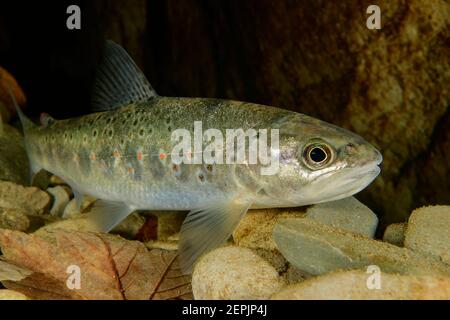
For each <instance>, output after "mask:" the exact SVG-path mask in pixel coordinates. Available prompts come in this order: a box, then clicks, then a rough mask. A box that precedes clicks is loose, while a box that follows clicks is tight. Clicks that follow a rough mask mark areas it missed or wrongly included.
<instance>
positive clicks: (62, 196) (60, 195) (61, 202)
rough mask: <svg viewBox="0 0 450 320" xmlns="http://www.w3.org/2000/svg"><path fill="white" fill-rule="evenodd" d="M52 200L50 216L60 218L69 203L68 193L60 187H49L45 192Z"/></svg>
mask: <svg viewBox="0 0 450 320" xmlns="http://www.w3.org/2000/svg"><path fill="white" fill-rule="evenodd" d="M46 191H47V192H48V193H49V194H50V195H51V196H52V198H53V202H52V206H51V208H50V214H51V215H52V216H57V217H61V216H62V214H63V212H64V209H65V208H66V206H67V204H68V203H69V201H70V193H69V192H68V190H67V189H66V188H64V187H62V186H56V187H51V188H48V189H47V190H46Z"/></svg>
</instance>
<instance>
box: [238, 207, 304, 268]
mask: <svg viewBox="0 0 450 320" xmlns="http://www.w3.org/2000/svg"><path fill="white" fill-rule="evenodd" d="M304 216H305V211H304V208H282V209H259V210H249V211H248V212H247V214H246V215H245V216H244V218H242V220H241V222H240V223H239V225H238V227H237V228H236V230H234V232H233V240H234V243H235V244H237V245H238V246H240V247H245V248H250V249H252V250H254V251H255V252H256V253H258V254H259V255H260V256H261V257H263V258H264V259H266V260H267V261H269V262H270V263H271V264H272V266H274V267H275V269H277V271H279V272H283V271H286V259H284V257H283V256H282V255H281V254H280V252H279V251H278V249H277V246H276V244H275V242H274V241H273V236H272V233H273V227H274V226H275V224H276V223H277V222H278V220H279V219H283V218H299V219H300V218H303V217H304Z"/></svg>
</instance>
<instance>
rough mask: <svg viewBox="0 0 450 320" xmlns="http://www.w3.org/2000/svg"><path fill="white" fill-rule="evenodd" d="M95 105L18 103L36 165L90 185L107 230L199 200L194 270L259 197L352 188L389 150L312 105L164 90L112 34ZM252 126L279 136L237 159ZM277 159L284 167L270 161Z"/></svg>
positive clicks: (190, 254)
mask: <svg viewBox="0 0 450 320" xmlns="http://www.w3.org/2000/svg"><path fill="white" fill-rule="evenodd" d="M93 106H94V107H95V109H96V110H102V111H100V112H96V113H93V114H88V115H85V116H82V117H78V118H72V119H66V120H55V119H53V118H51V117H50V116H43V117H42V118H41V125H40V126H37V125H35V124H33V123H32V122H31V121H30V120H29V119H27V118H26V117H25V116H24V115H23V114H22V113H21V112H20V110H18V112H19V116H20V118H21V122H22V125H23V129H24V136H25V145H26V150H27V153H28V156H29V160H30V164H31V170H32V172H37V171H39V170H40V169H45V170H47V171H50V172H52V173H53V174H55V175H58V176H60V177H61V178H62V179H64V180H65V181H66V182H67V183H68V184H69V185H70V186H71V187H72V189H73V191H74V194H75V198H76V200H77V202H78V203H79V202H80V199H81V197H82V196H83V195H85V194H88V195H91V196H94V197H96V198H98V199H99V200H97V202H96V203H95V205H94V207H93V209H92V212H91V213H89V216H90V217H91V218H92V222H93V223H94V225H95V226H96V230H98V231H102V232H108V231H110V230H111V229H112V228H113V227H114V226H116V225H117V224H118V223H119V222H121V221H122V220H123V219H124V218H125V217H127V216H128V215H129V214H130V213H132V212H133V211H136V210H189V211H190V212H189V214H188V216H187V218H186V220H185V222H184V224H183V226H182V229H181V234H180V245H179V250H180V258H181V264H182V268H183V269H184V270H185V271H190V270H191V267H192V265H193V264H194V262H195V261H196V260H197V258H198V257H199V256H200V255H202V254H204V253H205V252H207V251H209V250H211V249H213V248H215V247H217V246H219V245H221V244H222V243H223V242H225V241H226V240H227V239H228V238H229V237H230V235H231V233H232V232H233V230H234V229H235V227H236V226H237V225H238V224H239V221H240V220H241V218H242V217H243V216H244V214H245V213H246V212H247V210H248V209H249V208H269V207H293V206H303V205H309V204H314V203H319V202H325V201H331V200H337V199H341V198H345V197H348V196H351V195H353V194H355V193H357V192H359V191H361V190H362V189H363V188H365V187H366V186H367V185H368V184H369V183H371V182H372V180H373V179H375V177H376V176H377V175H378V174H379V172H380V168H379V164H380V163H381V161H382V156H381V154H380V152H378V151H377V150H376V149H375V148H374V147H373V146H371V145H370V144H369V143H368V142H367V141H365V140H364V139H363V138H361V137H360V136H358V135H356V134H354V133H352V132H349V131H347V130H345V129H342V128H339V127H336V126H334V125H332V124H329V123H326V122H323V121H320V120H317V119H314V118H312V117H309V116H306V115H303V114H299V113H295V112H292V111H287V110H283V109H279V108H275V107H269V106H263V105H258V104H253V103H245V102H238V101H229V100H219V99H204V98H170V97H161V96H158V95H157V94H156V92H155V91H154V90H153V88H152V86H151V85H150V83H149V82H148V81H147V79H146V78H145V76H144V75H143V73H142V72H141V71H140V70H139V69H138V67H137V66H136V65H135V63H134V62H133V60H132V59H131V58H130V57H129V56H128V54H127V53H126V52H125V50H124V49H123V48H121V47H120V46H118V45H117V44H115V43H113V42H111V41H108V42H107V44H106V47H105V54H104V59H103V62H102V64H101V65H100V67H99V71H98V76H97V80H96V83H95V87H94V95H93ZM200 126H201V128H200ZM231 129H239V130H241V131H240V132H241V133H242V132H244V138H246V139H247V140H248V141H247V140H245V141H246V142H245V143H244V144H243V145H241V146H240V149H239V147H234V146H232V147H231V148H230V149H226V150H225V151H224V152H221V150H220V148H221V147H222V148H224V147H225V145H226V146H227V147H228V146H229V145H230V142H229V141H227V142H226V143H223V142H221V141H219V140H220V139H221V138H223V137H227V138H229V135H228V133H229V132H228V131H229V130H231ZM177 130H178V131H177ZM180 130H181V131H180ZM199 130H200V131H199ZM176 132H178V133H180V132H181V134H174V133H176ZM269 132H270V134H269ZM273 133H276V135H275V134H273ZM251 134H253V138H255V137H256V138H257V139H258V138H259V139H261V140H264V141H263V142H265V143H266V144H267V154H266V157H265V158H264V157H257V161H256V162H255V161H250V157H251V156H252V155H251V154H250V152H249V154H248V155H247V154H244V157H243V158H242V155H243V154H242V153H240V155H241V159H240V160H241V161H237V160H236V159H237V157H238V154H239V151H240V150H241V149H242V148H243V147H246V146H247V145H249V144H251V142H250V135H251ZM183 135H184V136H186V135H187V136H189V135H192V136H194V138H195V137H197V138H200V142H199V141H194V145H193V147H189V140H187V143H186V141H184V142H185V143H184V144H183V146H186V148H184V149H183V148H180V140H182V139H179V138H180V137H183ZM208 135H209V136H208ZM269 135H270V139H269ZM174 136H177V137H178V140H177V139H174ZM240 137H241V138H242V136H240ZM213 138H214V139H213ZM231 138H232V142H235V141H237V140H239V137H238V135H235V136H234V137H233V136H231ZM235 138H236V139H235ZM194 140H195V139H194ZM197 140H198V139H197ZM261 140H260V141H261ZM191 142H192V141H191ZM241 142H242V140H241ZM275 142H276V143H275ZM211 145H213V146H214V147H215V148H214V149H213V152H210V156H212V157H213V159H214V161H213V162H209V163H207V162H205V161H202V158H201V157H200V158H199V157H198V155H199V152H201V151H199V150H203V151H206V149H207V148H208V146H210V147H211ZM191 146H192V145H191ZM253 146H255V145H253ZM258 146H260V147H261V146H263V145H258ZM238 149H239V150H238ZM261 149H263V148H262V147H261ZM174 150H176V151H174ZM249 150H250V149H249ZM252 150H253V151H255V149H252ZM252 150H250V151H252ZM210 151H211V148H210ZM205 155H206V154H205ZM230 155H231V157H230ZM233 156H235V158H233ZM180 157H181V159H184V160H186V161H180ZM194 158H195V160H196V161H193V159H194ZM254 158H255V157H254ZM269 158H270V159H272V160H274V162H273V163H269V162H267V160H268V159H269ZM199 159H200V161H199ZM233 159H234V160H235V162H234V163H233V161H232V160H233ZM263 159H264V161H263ZM175 160H176V161H175ZM189 160H190V161H189ZM226 160H230V161H226ZM270 165H272V166H273V168H272V169H274V170H272V172H269V173H267V172H266V173H262V169H264V168H266V169H267V168H268V167H269V166H270Z"/></svg>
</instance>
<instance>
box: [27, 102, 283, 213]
mask: <svg viewBox="0 0 450 320" xmlns="http://www.w3.org/2000/svg"><path fill="white" fill-rule="evenodd" d="M287 114H288V112H285V111H283V110H281V109H275V108H274V109H273V110H271V112H267V110H266V108H262V107H261V106H258V105H254V104H248V103H245V104H244V103H242V102H236V101H224V100H217V99H192V98H184V99H181V98H160V99H157V100H154V101H150V102H145V103H140V104H132V105H129V106H126V107H124V108H121V109H116V110H111V111H107V112H101V113H94V114H90V115H86V116H82V117H79V118H75V119H69V120H60V121H54V122H53V123H51V124H49V125H48V126H46V127H39V128H36V129H35V131H36V132H34V131H33V132H30V133H29V145H30V157H31V158H32V159H33V162H35V163H37V164H38V165H39V166H41V167H42V168H44V169H47V170H53V172H55V174H57V175H59V176H61V177H62V178H63V179H66V180H68V181H71V182H72V183H73V184H74V185H76V186H78V188H79V189H84V190H86V192H87V193H90V194H92V195H94V196H96V197H99V198H102V197H105V196H112V197H115V195H116V194H119V195H124V194H125V195H127V196H128V200H129V201H130V202H131V203H133V204H135V205H136V206H137V207H142V208H147V207H148V206H149V205H151V206H152V207H156V208H158V209H180V208H181V209H185V210H187V209H189V208H192V207H193V206H196V205H199V204H200V201H204V199H202V198H204V197H206V198H208V199H210V197H211V196H213V195H214V194H217V196H219V197H223V194H227V193H228V192H230V191H231V190H236V184H235V183H234V182H233V181H232V179H230V178H232V177H233V175H232V174H230V171H231V170H233V166H231V167H230V166H227V165H216V167H215V168H214V170H215V174H214V175H212V174H208V172H207V170H206V169H205V166H204V165H185V166H181V167H182V168H179V167H174V166H173V165H172V164H171V159H170V156H171V155H170V150H172V148H173V147H174V143H173V142H171V133H172V131H173V130H174V129H175V128H185V129H187V130H189V131H190V132H191V133H192V135H193V134H194V128H193V124H194V121H202V123H203V126H204V127H205V128H217V129H219V130H221V131H222V132H223V134H224V136H225V130H226V129H229V128H243V129H244V130H246V129H248V128H259V127H260V128H267V127H268V126H269V125H271V124H272V123H273V122H275V121H276V120H279V119H281V118H282V117H284V116H286V115H287ZM139 152H140V153H139ZM164 156H166V158H164V159H161V157H164ZM139 157H141V158H142V159H141V160H139V159H138V158H139ZM176 170H183V173H182V174H180V173H178V172H176ZM199 172H200V173H202V174H203V175H204V176H205V179H204V180H201V179H199V177H198V174H199ZM81 186H83V187H81ZM193 190H195V191H196V192H197V193H198V198H197V199H195V198H193V197H192V191H193ZM149 194H153V195H151V196H150V198H149ZM170 194H172V195H173V196H170ZM184 194H186V196H184V197H183V195H184ZM114 199H116V198H114ZM117 200H120V198H117Z"/></svg>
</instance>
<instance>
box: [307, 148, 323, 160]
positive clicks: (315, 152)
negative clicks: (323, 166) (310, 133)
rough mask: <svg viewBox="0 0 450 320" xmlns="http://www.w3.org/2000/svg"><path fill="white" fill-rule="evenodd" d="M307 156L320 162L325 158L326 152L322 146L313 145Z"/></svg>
mask: <svg viewBox="0 0 450 320" xmlns="http://www.w3.org/2000/svg"><path fill="white" fill-rule="evenodd" d="M309 157H310V158H311V160H312V161H314V162H317V163H320V162H322V161H324V160H325V159H326V158H327V154H326V153H325V151H324V150H323V149H322V148H319V147H315V148H313V149H312V150H311V152H310V153H309Z"/></svg>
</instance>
